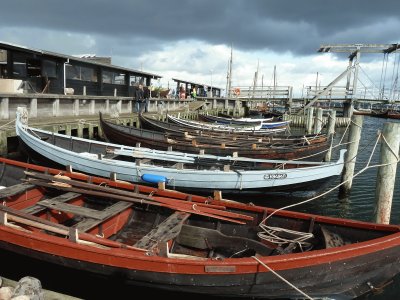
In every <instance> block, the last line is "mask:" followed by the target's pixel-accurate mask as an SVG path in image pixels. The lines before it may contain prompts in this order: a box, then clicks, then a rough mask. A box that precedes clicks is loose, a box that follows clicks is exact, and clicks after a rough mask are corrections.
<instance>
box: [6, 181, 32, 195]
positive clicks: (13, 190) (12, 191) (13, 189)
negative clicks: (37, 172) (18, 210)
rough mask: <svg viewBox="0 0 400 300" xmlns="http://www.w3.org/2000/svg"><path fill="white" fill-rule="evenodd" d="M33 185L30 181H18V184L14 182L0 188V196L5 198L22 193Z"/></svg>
mask: <svg viewBox="0 0 400 300" xmlns="http://www.w3.org/2000/svg"><path fill="white" fill-rule="evenodd" d="M34 187H35V185H33V184H30V183H26V182H24V183H20V184H15V185H12V186H9V187H6V188H5V189H2V190H0V198H7V197H11V196H15V195H18V194H22V193H24V192H26V191H27V190H30V189H32V188H34Z"/></svg>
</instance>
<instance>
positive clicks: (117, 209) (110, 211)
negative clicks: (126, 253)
mask: <svg viewBox="0 0 400 300" xmlns="http://www.w3.org/2000/svg"><path fill="white" fill-rule="evenodd" d="M131 206H132V203H129V202H124V201H120V202H117V203H115V204H113V205H111V206H109V207H107V208H105V209H104V210H103V211H102V212H103V217H102V218H101V219H95V218H90V217H85V218H84V219H83V220H82V221H80V222H78V223H76V224H75V225H74V226H73V227H74V228H76V229H78V230H79V231H80V232H86V231H88V230H90V229H92V228H93V227H95V226H97V225H99V224H101V223H102V222H104V221H105V220H107V219H109V218H111V217H113V216H115V215H117V214H119V213H121V212H123V211H124V210H126V209H127V208H129V207H131Z"/></svg>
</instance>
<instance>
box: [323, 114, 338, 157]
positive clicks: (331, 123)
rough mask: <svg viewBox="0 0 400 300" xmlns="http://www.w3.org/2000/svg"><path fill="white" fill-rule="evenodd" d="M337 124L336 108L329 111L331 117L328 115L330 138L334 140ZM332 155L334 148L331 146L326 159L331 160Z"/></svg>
mask: <svg viewBox="0 0 400 300" xmlns="http://www.w3.org/2000/svg"><path fill="white" fill-rule="evenodd" d="M335 124H336V110H333V109H332V110H331V111H330V112H329V117H328V132H327V135H328V138H329V139H330V140H331V141H332V140H333V136H334V134H335ZM331 156H332V148H329V150H328V151H327V152H326V154H325V161H331Z"/></svg>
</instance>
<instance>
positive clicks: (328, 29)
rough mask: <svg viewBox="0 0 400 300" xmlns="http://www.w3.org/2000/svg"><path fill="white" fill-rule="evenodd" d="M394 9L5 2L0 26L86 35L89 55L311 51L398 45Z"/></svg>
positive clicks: (207, 2)
mask: <svg viewBox="0 0 400 300" xmlns="http://www.w3.org/2000/svg"><path fill="white" fill-rule="evenodd" d="M399 11H400V2H399V1H397V0H392V1H391V0H383V1H364V0H353V1H352V0H335V1H322V0H304V1H289V0H280V1H275V0H219V1H218V0H201V1H198V0H136V1H132V0H120V1H109V0H80V1H78V0H69V1H64V0H63V1H59V0H37V1H32V0H6V1H4V0H3V1H2V3H1V9H0V26H1V27H20V28H26V30H29V29H32V28H41V29H46V30H56V31H59V32H60V34H61V33H63V32H71V33H84V34H90V35H92V36H94V37H95V38H96V41H97V43H96V49H95V50H98V51H104V52H107V51H110V49H113V48H114V49H115V51H118V54H119V55H125V54H130V55H131V54H135V53H140V52H143V51H146V49H157V47H160V45H161V44H162V43H164V42H174V41H178V40H190V39H194V40H200V41H205V42H208V43H212V44H227V45H230V44H231V43H232V44H233V45H234V47H235V48H236V49H243V50H254V49H269V50H272V51H276V52H283V51H291V52H293V53H295V54H312V53H315V50H316V48H318V46H319V44H320V43H389V42H398V40H399V37H400V36H399V35H400V34H399V33H398V31H397V28H398V27H396V26H395V25H396V24H397V25H398V22H399V16H398V13H399ZM390 24H393V26H390ZM31 38H40V37H31ZM0 40H1V37H0ZM198 55H201V53H198Z"/></svg>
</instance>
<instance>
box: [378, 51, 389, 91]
mask: <svg viewBox="0 0 400 300" xmlns="http://www.w3.org/2000/svg"><path fill="white" fill-rule="evenodd" d="M386 55H387V53H383V60H382V67H381V78H380V80H379V93H380V91H381V90H382V78H383V69H384V67H385V60H386Z"/></svg>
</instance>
